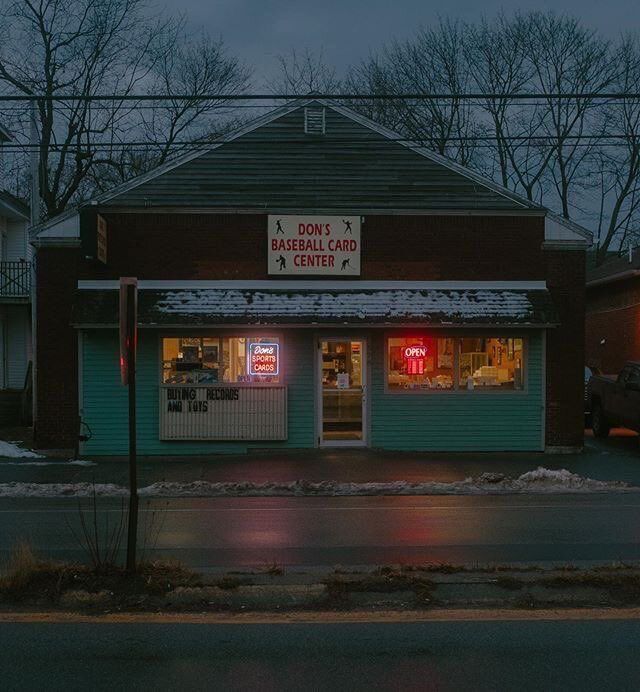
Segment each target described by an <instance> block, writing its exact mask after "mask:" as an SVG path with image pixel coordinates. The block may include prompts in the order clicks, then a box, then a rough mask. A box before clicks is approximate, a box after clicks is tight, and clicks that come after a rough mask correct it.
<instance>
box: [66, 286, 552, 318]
mask: <svg viewBox="0 0 640 692" xmlns="http://www.w3.org/2000/svg"><path fill="white" fill-rule="evenodd" d="M72 322H73V324H74V325H76V326H77V327H92V326H95V327H100V326H116V325H117V324H118V291H117V290H113V289H96V288H90V289H79V290H78V291H77V295H76V300H75V305H74V309H73V317H72ZM558 322H559V320H558V316H557V314H556V311H555V309H554V306H553V303H552V301H551V297H550V295H549V293H548V291H547V290H546V289H540V288H536V289H511V288H509V289H498V288H495V289H490V288H482V289H423V288H420V289H410V288H402V289H398V288H393V289H356V288H353V289H351V288H350V289H349V290H345V289H340V288H339V287H336V288H332V289H327V288H318V289H314V288H308V287H305V288H300V289H294V288H289V289H286V290H283V289H281V288H277V289H276V288H274V289H270V288H260V289H255V288H176V289H162V290H158V289H141V290H140V291H139V295H138V323H139V325H140V326H141V327H183V326H184V327H207V326H214V325H215V326H221V325H234V326H235V325H256V326H258V325H260V326H269V325H281V326H311V325H315V324H318V325H334V326H345V325H372V326H383V325H387V324H388V325H396V326H398V325H403V324H406V325H416V324H424V325H431V326H440V327H446V326H465V325H471V326H473V325H479V326H481V325H485V326H491V325H501V326H508V325H513V326H518V327H527V326H531V327H544V326H554V325H556V324H558Z"/></svg>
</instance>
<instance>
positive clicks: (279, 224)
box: [276, 219, 284, 235]
mask: <svg viewBox="0 0 640 692" xmlns="http://www.w3.org/2000/svg"><path fill="white" fill-rule="evenodd" d="M276 233H282V235H284V229H283V228H282V223H281V219H278V220H277V221H276Z"/></svg>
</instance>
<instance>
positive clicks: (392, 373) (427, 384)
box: [387, 336, 454, 391]
mask: <svg viewBox="0 0 640 692" xmlns="http://www.w3.org/2000/svg"><path fill="white" fill-rule="evenodd" d="M453 353H454V350H453V339H441V338H435V337H427V336H419V337H402V338H396V337H391V338H389V339H388V341H387V386H388V388H389V389H390V390H391V391H404V390H426V389H453Z"/></svg>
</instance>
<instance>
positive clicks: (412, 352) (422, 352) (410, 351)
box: [402, 344, 428, 375]
mask: <svg viewBox="0 0 640 692" xmlns="http://www.w3.org/2000/svg"><path fill="white" fill-rule="evenodd" d="M427 352H428V349H427V347H426V346H423V345H422V344H413V345H412V346H405V347H404V348H403V349H402V356H403V357H404V359H405V360H406V361H407V375H423V374H424V359H425V358H426V357H427Z"/></svg>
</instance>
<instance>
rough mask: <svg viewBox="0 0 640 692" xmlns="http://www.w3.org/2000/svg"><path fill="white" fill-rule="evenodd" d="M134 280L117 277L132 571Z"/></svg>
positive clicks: (135, 506)
mask: <svg viewBox="0 0 640 692" xmlns="http://www.w3.org/2000/svg"><path fill="white" fill-rule="evenodd" d="M137 305H138V280H137V279H134V278H131V277H120V375H121V378H122V384H123V385H125V386H126V387H127V388H128V390H129V392H128V393H129V517H128V526H127V572H129V574H134V573H135V571H136V542H137V537H138V469H137V446H136V349H137V341H138V333H137V324H138V316H137V313H138V309H137Z"/></svg>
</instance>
